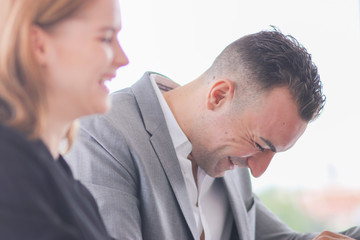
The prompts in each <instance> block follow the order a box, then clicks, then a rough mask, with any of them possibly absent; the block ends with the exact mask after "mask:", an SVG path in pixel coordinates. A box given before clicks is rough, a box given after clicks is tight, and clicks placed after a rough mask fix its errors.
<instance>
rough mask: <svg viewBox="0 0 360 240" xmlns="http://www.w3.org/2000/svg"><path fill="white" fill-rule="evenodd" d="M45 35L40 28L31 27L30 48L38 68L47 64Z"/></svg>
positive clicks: (46, 36)
mask: <svg viewBox="0 0 360 240" xmlns="http://www.w3.org/2000/svg"><path fill="white" fill-rule="evenodd" d="M47 39H48V35H47V33H46V32H45V31H44V30H43V29H41V28H40V27H38V26H36V25H33V26H32V27H31V47H32V51H33V52H34V56H35V59H36V61H37V62H38V64H39V65H40V66H45V65H46V64H47V50H48V49H47Z"/></svg>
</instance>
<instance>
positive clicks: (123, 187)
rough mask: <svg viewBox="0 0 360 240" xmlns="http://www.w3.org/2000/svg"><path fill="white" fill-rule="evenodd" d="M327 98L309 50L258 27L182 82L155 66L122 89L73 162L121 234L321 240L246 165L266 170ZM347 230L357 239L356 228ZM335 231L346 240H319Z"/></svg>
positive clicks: (86, 124) (90, 126)
mask: <svg viewBox="0 0 360 240" xmlns="http://www.w3.org/2000/svg"><path fill="white" fill-rule="evenodd" d="M160 89H161V90H163V91H164V92H163V93H161V91H160ZM324 99H325V97H324V96H323V94H322V85H321V82H320V78H319V75H318V73H317V69H316V66H315V65H314V64H313V63H312V61H311V57H310V55H309V54H308V53H307V52H306V50H305V49H304V48H303V47H302V46H301V45H299V44H298V43H297V41H296V40H295V39H293V38H292V37H286V36H284V35H283V34H282V33H280V32H278V31H276V30H272V31H262V32H259V33H256V34H252V35H247V36H245V37H243V38H240V39H239V40H237V41H235V42H234V43H232V44H230V45H229V46H228V47H227V48H226V49H225V50H224V51H223V52H222V53H221V54H220V55H219V56H218V57H217V59H216V60H215V61H214V63H213V65H212V66H211V67H210V68H209V69H208V70H207V71H206V72H205V73H204V74H203V75H202V76H200V77H199V78H198V79H196V80H194V81H192V82H190V83H189V84H187V85H185V86H182V87H177V86H176V84H175V83H173V82H171V80H169V79H168V78H166V77H164V76H162V75H159V74H157V73H150V72H148V73H145V75H144V76H143V78H142V79H141V80H140V81H138V82H137V83H135V84H134V85H133V86H132V87H131V88H128V89H124V90H121V91H119V92H116V93H114V94H113V95H112V101H113V103H112V104H113V105H112V106H113V107H112V110H111V111H110V112H109V113H108V114H107V115H104V116H95V117H90V118H86V119H83V121H82V122H81V128H80V133H79V137H78V139H77V141H76V142H75V143H74V146H73V149H72V150H71V151H70V153H69V154H68V155H67V156H66V159H67V160H68V162H69V163H70V165H71V166H72V168H73V169H74V171H75V174H76V176H77V177H78V178H79V179H80V180H81V181H83V182H84V183H85V184H86V185H87V186H88V187H89V189H90V190H91V191H92V193H93V194H94V195H95V198H96V199H97V201H98V204H99V206H100V210H101V213H102V216H103V218H104V220H105V223H106V225H107V227H108V230H109V231H110V232H111V233H112V234H113V235H114V236H115V237H116V238H119V239H154V240H155V239H156V240H158V239H169V240H173V239H221V240H227V239H246V240H251V239H257V240H259V239H274V240H282V239H313V238H314V237H315V236H316V234H305V235H303V234H298V233H295V232H293V231H292V230H290V229H289V228H288V227H287V226H286V225H285V224H284V223H282V222H281V221H280V220H279V219H278V218H277V217H276V216H274V215H273V214H272V213H271V212H270V211H269V210H268V209H267V208H266V207H265V206H264V205H263V204H262V203H261V202H260V200H259V199H258V198H257V197H256V196H255V195H254V194H253V193H252V189H251V182H250V178H249V172H248V170H247V168H249V169H250V171H251V173H252V175H253V176H255V177H259V176H260V175H261V174H262V173H263V172H264V171H265V170H266V168H267V167H268V165H269V163H270V161H271V159H272V158H273V156H274V154H275V153H277V152H282V151H286V150H287V149H289V148H290V147H292V146H293V145H294V144H295V142H296V141H297V139H298V138H299V137H300V136H301V135H302V134H303V132H304V131H305V129H306V127H307V124H308V123H309V122H310V121H311V120H313V119H315V118H316V117H317V116H318V115H319V114H320V111H321V109H322V108H323V105H324V101H325V100H324ZM228 170H231V171H228ZM346 234H349V235H351V236H352V237H359V238H360V231H359V230H358V229H351V230H349V231H348V232H347V233H346ZM334 236H335V237H338V238H339V239H341V238H342V239H344V236H340V235H338V234H334V233H329V232H325V233H323V234H322V235H320V237H321V238H319V239H334V238H335V237H334ZM333 237H334V238H333ZM346 239H349V238H346Z"/></svg>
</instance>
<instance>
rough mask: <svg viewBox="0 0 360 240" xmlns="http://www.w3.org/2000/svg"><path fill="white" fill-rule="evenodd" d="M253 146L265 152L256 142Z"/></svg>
mask: <svg viewBox="0 0 360 240" xmlns="http://www.w3.org/2000/svg"><path fill="white" fill-rule="evenodd" d="M255 146H256V148H257V149H259V150H260V151H261V152H263V151H265V148H263V147H262V146H260V144H258V143H257V142H256V143H255Z"/></svg>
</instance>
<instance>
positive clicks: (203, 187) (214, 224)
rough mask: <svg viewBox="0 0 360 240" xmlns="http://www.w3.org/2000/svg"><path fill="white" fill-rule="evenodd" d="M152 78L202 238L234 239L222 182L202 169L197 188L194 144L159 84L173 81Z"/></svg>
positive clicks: (216, 239) (198, 173) (231, 220)
mask: <svg viewBox="0 0 360 240" xmlns="http://www.w3.org/2000/svg"><path fill="white" fill-rule="evenodd" d="M150 78H151V81H152V85H153V87H154V90H155V92H156V95H157V97H158V99H159V102H160V105H161V108H162V111H163V113H164V116H165V120H166V123H167V126H168V129H169V132H170V136H171V139H172V141H173V145H174V148H175V151H176V155H177V157H178V160H179V163H180V166H181V170H182V173H183V176H184V180H185V183H186V188H187V192H188V197H189V199H190V203H191V206H192V210H193V213H194V217H195V220H196V224H197V229H198V234H199V237H200V235H201V233H202V231H204V234H205V239H206V240H227V239H229V238H230V234H231V227H232V225H233V217H232V215H231V212H230V207H229V202H228V199H227V194H226V192H225V189H224V188H223V185H222V184H221V182H219V181H215V179H214V178H213V177H210V176H209V175H207V174H206V173H205V171H204V170H202V169H201V168H198V172H197V183H198V187H197V186H196V183H195V180H194V175H193V173H192V165H191V160H189V159H188V156H189V154H190V153H191V151H192V145H191V143H190V141H189V140H188V138H187V137H186V135H185V134H184V132H183V131H182V130H181V128H180V126H179V124H178V123H177V121H176V119H175V117H174V115H173V114H172V112H171V109H170V108H169V106H168V104H167V103H166V100H165V98H164V97H163V95H162V94H161V92H160V89H159V87H158V85H157V83H156V82H161V84H162V86H163V87H164V83H166V82H169V81H171V80H170V79H168V78H166V77H164V76H161V75H157V74H152V75H151V76H150ZM172 85H173V82H172Z"/></svg>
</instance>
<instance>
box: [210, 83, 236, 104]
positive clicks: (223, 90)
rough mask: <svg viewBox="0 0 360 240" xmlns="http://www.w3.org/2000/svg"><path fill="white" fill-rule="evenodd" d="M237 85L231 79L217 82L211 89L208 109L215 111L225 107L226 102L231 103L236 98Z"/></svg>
mask: <svg viewBox="0 0 360 240" xmlns="http://www.w3.org/2000/svg"><path fill="white" fill-rule="evenodd" d="M234 90H235V85H234V83H233V82H232V81H230V80H229V79H221V80H218V81H216V82H215V83H214V84H213V85H212V86H211V88H210V91H209V94H208V99H207V107H208V109H210V110H215V109H216V108H219V107H221V106H223V105H224V104H225V103H226V102H228V101H231V100H232V98H233V96H234Z"/></svg>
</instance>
